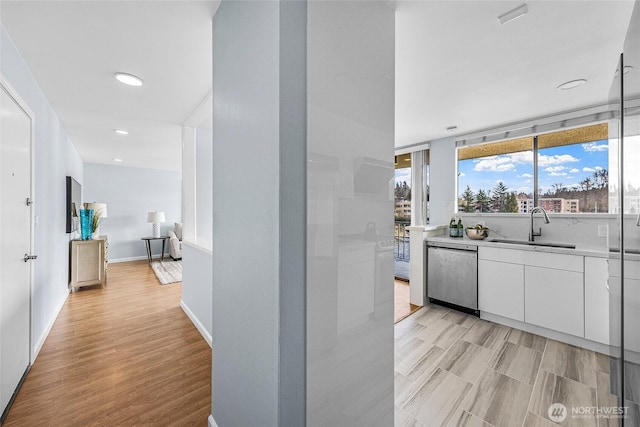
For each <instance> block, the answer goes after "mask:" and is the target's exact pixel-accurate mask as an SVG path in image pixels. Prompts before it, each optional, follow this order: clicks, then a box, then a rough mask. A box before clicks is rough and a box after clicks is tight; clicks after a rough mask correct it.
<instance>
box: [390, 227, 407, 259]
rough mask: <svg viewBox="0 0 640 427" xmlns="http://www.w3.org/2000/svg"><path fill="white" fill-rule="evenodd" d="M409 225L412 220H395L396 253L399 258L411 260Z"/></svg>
mask: <svg viewBox="0 0 640 427" xmlns="http://www.w3.org/2000/svg"><path fill="white" fill-rule="evenodd" d="M409 225H411V221H395V227H394V237H395V248H394V255H395V258H396V259H397V260H402V261H409V255H410V254H409V230H407V227H408V226H409Z"/></svg>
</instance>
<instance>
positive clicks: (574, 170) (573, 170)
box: [569, 168, 580, 173]
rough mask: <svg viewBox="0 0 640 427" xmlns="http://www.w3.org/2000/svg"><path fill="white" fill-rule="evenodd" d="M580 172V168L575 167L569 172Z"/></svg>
mask: <svg viewBox="0 0 640 427" xmlns="http://www.w3.org/2000/svg"><path fill="white" fill-rule="evenodd" d="M578 172H580V169H576V168H573V169H571V170H570V171H569V173H578Z"/></svg>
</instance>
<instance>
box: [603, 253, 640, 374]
mask: <svg viewBox="0 0 640 427" xmlns="http://www.w3.org/2000/svg"><path fill="white" fill-rule="evenodd" d="M620 275H621V274H620V260H619V259H612V260H610V264H609V285H610V286H609V288H610V289H611V292H616V293H617V295H612V298H613V299H614V300H615V301H614V303H616V304H619V301H620ZM616 315H618V316H619V315H620V309H619V308H617V313H616ZM638 316H640V261H639V260H637V259H632V258H631V256H629V255H627V258H626V259H625V261H624V322H625V325H624V328H625V329H624V330H625V334H624V347H625V357H626V358H627V359H628V360H631V361H633V362H634V363H638V364H640V334H639V333H637V330H636V329H637V325H634V324H633V323H632V322H631V321H630V319H637V318H638ZM612 320H613V319H612ZM616 320H617V319H616ZM617 323H618V326H617V327H614V328H612V329H618V328H619V327H620V325H619V323H620V322H619V320H618V321H617ZM610 341H611V344H612V345H616V346H619V345H620V338H619V337H616V336H611V337H610Z"/></svg>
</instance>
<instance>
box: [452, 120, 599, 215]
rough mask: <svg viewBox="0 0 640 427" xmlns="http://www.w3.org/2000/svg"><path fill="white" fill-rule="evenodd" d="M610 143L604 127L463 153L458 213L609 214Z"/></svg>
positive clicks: (491, 146) (478, 146)
mask: <svg viewBox="0 0 640 427" xmlns="http://www.w3.org/2000/svg"><path fill="white" fill-rule="evenodd" d="M607 138H608V126H607V124H606V123H605V124H598V125H593V126H587V127H583V128H577V129H570V130H566V131H561V132H554V133H548V134H543V135H537V136H534V137H527V138H520V139H514V140H508V141H501V142H497V143H490V144H483V145H476V146H471V147H464V148H460V149H459V150H458V210H459V211H460V212H519V213H528V212H530V211H531V209H532V208H533V207H534V206H542V207H543V208H544V209H545V210H547V212H556V213H570V214H578V213H591V212H593V213H598V212H605V213H606V212H609V173H608V165H609V143H608V139H607ZM536 163H537V168H536V167H535V164H536Z"/></svg>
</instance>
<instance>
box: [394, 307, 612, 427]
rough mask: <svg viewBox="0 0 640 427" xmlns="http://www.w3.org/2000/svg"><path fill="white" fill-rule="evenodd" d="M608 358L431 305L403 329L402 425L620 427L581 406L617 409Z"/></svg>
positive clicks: (398, 366)
mask: <svg viewBox="0 0 640 427" xmlns="http://www.w3.org/2000/svg"><path fill="white" fill-rule="evenodd" d="M608 367H609V363H608V356H605V355H602V354H599V353H595V352H593V351H590V350H585V349H582V348H579V347H574V346H571V345H568V344H564V343H561V342H558V341H554V340H551V339H547V338H544V337H541V336H538V335H534V334H530V333H527V332H523V331H520V330H517V329H513V328H509V327H506V326H502V325H498V324H495V323H492V322H487V321H484V320H481V319H478V318H476V317H473V316H468V315H466V314H464V313H460V312H457V311H454V310H450V309H447V308H444V307H440V306H436V305H429V306H426V307H424V308H422V309H421V310H419V311H418V312H417V313H415V314H413V315H412V316H409V317H407V318H406V319H404V320H402V321H401V322H399V323H397V324H396V325H395V405H396V406H395V425H396V426H397V427H410V426H411V427H421V426H428V427H440V426H484V427H491V426H494V427H521V426H524V427H538V426H539V427H547V426H554V425H557V424H554V423H552V422H551V421H550V420H549V416H548V409H549V406H550V405H551V404H552V403H562V404H563V405H565V406H566V407H567V408H568V414H567V418H566V419H565V420H564V422H562V424H561V425H563V426H581V427H583V426H598V425H600V426H614V425H618V423H617V420H612V419H598V418H597V417H595V416H591V417H590V416H585V417H582V418H574V417H573V416H572V414H571V408H573V407H585V408H594V407H611V406H617V404H616V403H615V402H616V400H615V396H612V395H610V394H609V392H608V382H609V369H608ZM598 422H599V423H600V424H598Z"/></svg>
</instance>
